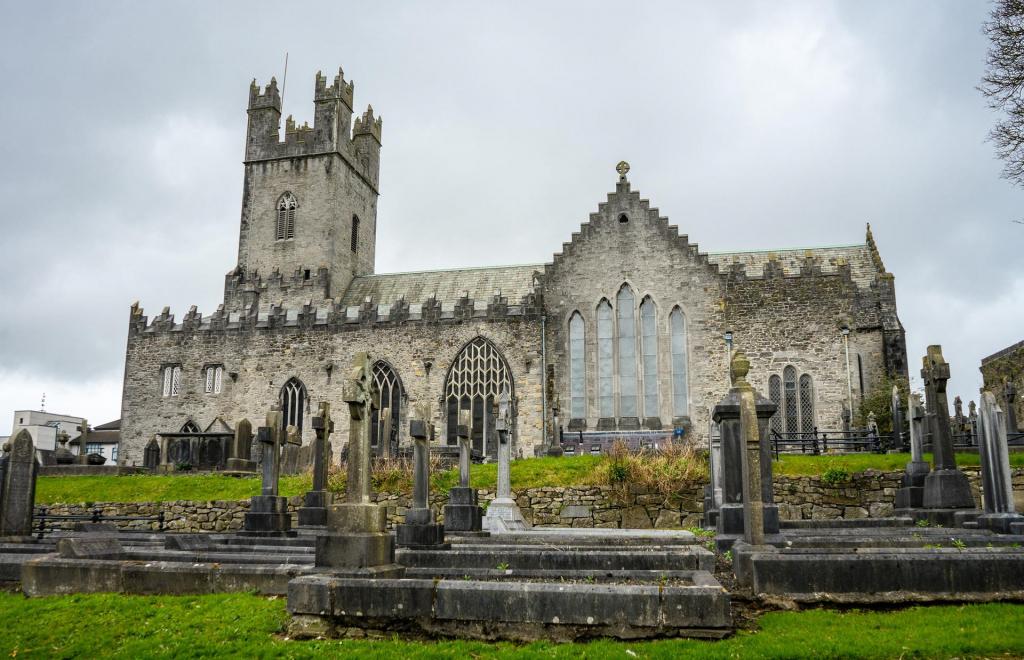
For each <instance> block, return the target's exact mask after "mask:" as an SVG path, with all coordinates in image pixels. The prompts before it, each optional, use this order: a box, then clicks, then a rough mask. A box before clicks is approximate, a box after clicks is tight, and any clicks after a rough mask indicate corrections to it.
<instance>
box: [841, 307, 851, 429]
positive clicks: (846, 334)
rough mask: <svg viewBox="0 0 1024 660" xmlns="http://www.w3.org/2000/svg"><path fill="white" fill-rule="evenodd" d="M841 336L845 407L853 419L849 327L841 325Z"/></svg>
mask: <svg viewBox="0 0 1024 660" xmlns="http://www.w3.org/2000/svg"><path fill="white" fill-rule="evenodd" d="M839 332H841V333H842V334H843V349H844V350H845V352H846V405H847V406H848V407H849V410H850V417H851V418H852V417H853V376H852V375H851V373H850V326H848V325H843V326H842V327H841V328H839Z"/></svg>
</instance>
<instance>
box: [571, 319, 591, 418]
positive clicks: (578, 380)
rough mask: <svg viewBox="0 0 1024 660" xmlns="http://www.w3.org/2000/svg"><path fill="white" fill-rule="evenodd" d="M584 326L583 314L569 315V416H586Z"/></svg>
mask: <svg viewBox="0 0 1024 660" xmlns="http://www.w3.org/2000/svg"><path fill="white" fill-rule="evenodd" d="M585 339H586V326H585V324H584V322H583V315H582V314H580V313H579V312H573V313H572V316H571V317H569V417H570V419H586V418H587V368H586V359H585V357H584V356H585V354H586V352H585V350H586V349H585V345H586V341H585Z"/></svg>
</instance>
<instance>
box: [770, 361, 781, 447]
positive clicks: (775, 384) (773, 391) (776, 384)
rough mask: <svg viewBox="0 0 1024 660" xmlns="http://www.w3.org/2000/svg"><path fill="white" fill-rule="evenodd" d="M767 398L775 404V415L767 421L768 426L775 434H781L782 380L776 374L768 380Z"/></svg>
mask: <svg viewBox="0 0 1024 660" xmlns="http://www.w3.org/2000/svg"><path fill="white" fill-rule="evenodd" d="M768 398H769V399H770V400H771V402H772V403H774V404H775V413H774V414H773V415H772V417H771V419H770V420H768V426H769V428H771V430H772V431H775V432H776V433H782V412H783V411H782V379H781V378H779V376H778V374H773V375H772V376H770V377H769V378H768Z"/></svg>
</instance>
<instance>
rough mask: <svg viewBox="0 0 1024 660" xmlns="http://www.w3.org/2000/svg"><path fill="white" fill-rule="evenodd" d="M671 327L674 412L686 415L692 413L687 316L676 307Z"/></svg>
mask: <svg viewBox="0 0 1024 660" xmlns="http://www.w3.org/2000/svg"><path fill="white" fill-rule="evenodd" d="M668 321H669V329H670V330H671V332H672V414H673V415H675V416H676V417H686V416H687V415H689V414H690V405H689V398H690V396H689V391H688V388H687V384H688V382H689V378H690V375H689V373H688V372H689V365H688V364H687V360H686V317H685V316H683V310H681V309H679V308H678V307H676V308H675V309H673V310H672V313H671V314H670V315H669V318H668Z"/></svg>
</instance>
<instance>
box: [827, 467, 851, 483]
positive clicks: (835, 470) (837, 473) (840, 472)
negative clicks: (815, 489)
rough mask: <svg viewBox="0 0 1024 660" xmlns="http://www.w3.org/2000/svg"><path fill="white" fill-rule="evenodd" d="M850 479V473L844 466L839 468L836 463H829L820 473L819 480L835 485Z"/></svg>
mask: <svg viewBox="0 0 1024 660" xmlns="http://www.w3.org/2000/svg"><path fill="white" fill-rule="evenodd" d="M849 480H850V473H849V472H847V471H846V468H841V467H838V466H836V465H829V466H828V467H827V468H826V469H825V471H824V472H822V473H821V481H822V483H824V484H827V485H829V486H836V485H838V484H841V483H844V482H846V481H849Z"/></svg>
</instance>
